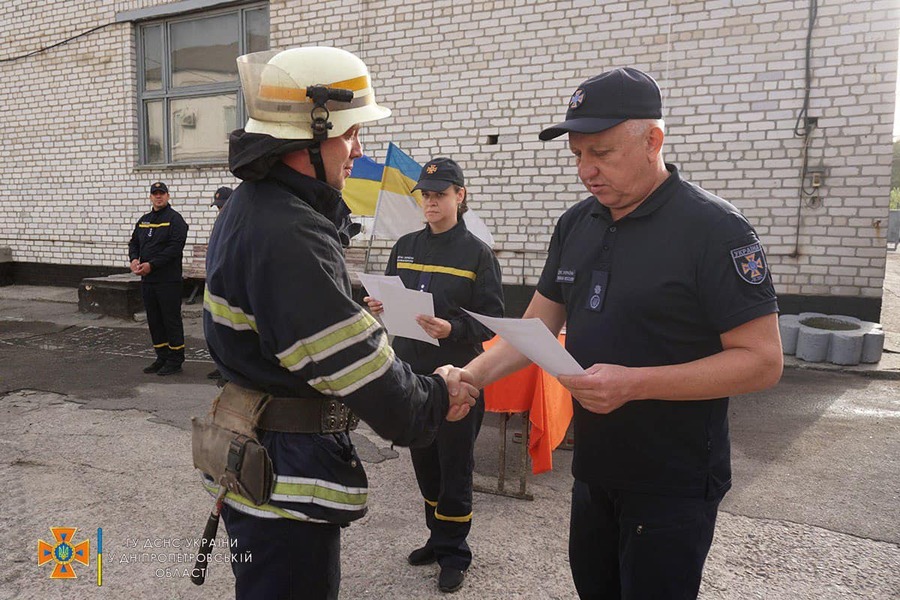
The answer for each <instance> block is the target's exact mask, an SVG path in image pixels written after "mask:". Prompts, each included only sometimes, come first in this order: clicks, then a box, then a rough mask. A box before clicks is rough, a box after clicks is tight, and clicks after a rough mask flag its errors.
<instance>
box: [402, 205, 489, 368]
mask: <svg viewBox="0 0 900 600" xmlns="http://www.w3.org/2000/svg"><path fill="white" fill-rule="evenodd" d="M385 274H387V275H398V276H399V277H400V279H401V280H402V281H403V285H404V286H405V287H407V288H409V289H413V290H419V291H422V292H429V293H430V294H431V295H432V298H433V301H434V316H436V317H438V318H440V319H444V320H446V321H449V322H450V326H451V330H450V335H449V336H447V337H446V338H444V339H442V340H438V342H439V344H440V346H435V345H433V344H428V343H425V342H420V341H418V340H413V339H409V338H403V337H397V338H394V350H395V351H396V352H397V356H399V357H400V358H402V359H403V360H405V361H406V362H408V363H409V364H410V366H412V368H413V370H414V371H415V372H417V373H431V372H432V371H434V370H435V369H436V368H437V367H439V366H441V365H446V364H452V365H456V366H458V367H461V366H463V365H465V364H467V363H468V362H469V361H470V360H472V359H473V358H475V357H476V356H478V355H479V354H481V352H482V346H481V343H482V342H484V341H486V340H489V339H491V338H492V337H493V335H494V334H493V333H491V331H490V330H489V329H488V328H486V327H485V326H484V325H482V324H481V323H479V322H478V321H476V320H475V319H473V318H472V317H470V316H469V315H467V314H466V313H464V312H463V311H462V309H463V308H466V309H468V310H471V311H472V312H476V313H480V314H483V315H488V316H490V317H502V316H503V287H502V285H501V281H500V277H501V276H500V265H499V264H498V262H497V258H496V257H495V256H494V253H493V251H492V250H491V249H490V247H489V246H488V245H487V244H485V243H484V242H482V241H481V240H480V239H478V238H477V237H476V236H475V235H473V234H472V233H471V232H470V231H469V230H468V229H467V228H466V224H465V222H464V221H463V220H462V219H460V220H459V222H458V223H457V224H456V225H455V226H454V227H453V228H452V229H450V230H448V231H445V232H443V233H440V234H434V233H432V232H431V229H430V228H429V227H428V226H427V225H426V226H425V228H424V229H422V230H420V231H415V232H413V233H408V234H406V235H405V236H403V237H401V238H400V239H399V240H397V243H396V244H395V245H394V248H393V250H392V251H391V256H390V259H388V265H387V269H386V270H385Z"/></svg>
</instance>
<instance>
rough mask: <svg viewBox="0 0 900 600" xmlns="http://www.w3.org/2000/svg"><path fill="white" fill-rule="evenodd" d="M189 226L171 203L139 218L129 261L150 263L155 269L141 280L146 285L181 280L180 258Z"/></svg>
mask: <svg viewBox="0 0 900 600" xmlns="http://www.w3.org/2000/svg"><path fill="white" fill-rule="evenodd" d="M187 232H188V226H187V223H185V222H184V219H183V218H182V217H181V215H180V214H178V212H177V211H176V210H175V209H174V208H172V205H171V204H166V206H165V207H164V208H161V209H159V210H151V211H150V212H148V213H147V214H146V215H144V216H143V217H141V218H140V219H138V222H137V223H136V224H135V226H134V232H133V233H132V234H131V241H130V242H128V259H129V260H134V259H138V260H139V261H141V262H149V263H150V266H151V267H152V269H151V270H150V274H149V275H144V276H143V277H142V280H143V281H145V282H147V283H164V282H165V283H172V282H176V281H177V282H180V281H181V257H182V255H183V254H184V243H185V241H187Z"/></svg>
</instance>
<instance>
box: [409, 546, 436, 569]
mask: <svg viewBox="0 0 900 600" xmlns="http://www.w3.org/2000/svg"><path fill="white" fill-rule="evenodd" d="M406 560H407V561H409V564H411V565H413V566H414V567H420V566H422V565H430V564H431V563H433V562H434V561H435V560H437V557H436V556H435V555H434V550H433V549H432V548H431V547H430V546H422V547H421V548H416V549H415V550H413V551H412V552H410V553H409V557H408V558H407V559H406Z"/></svg>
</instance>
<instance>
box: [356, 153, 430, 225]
mask: <svg viewBox="0 0 900 600" xmlns="http://www.w3.org/2000/svg"><path fill="white" fill-rule="evenodd" d="M383 173H384V165H382V164H380V163H377V162H375V161H374V160H372V159H371V158H369V157H368V156H365V155H363V156H361V157H359V158H357V159H356V160H354V161H353V171H351V172H350V177H348V178H347V180H346V181H345V182H344V190H343V192H342V195H343V197H344V202H346V203H347V206H349V207H350V212H352V213H353V214H354V215H359V216H362V217H371V216H372V215H374V214H375V207H376V206H377V204H378V192H379V191H380V190H381V177H382V174H383ZM416 177H418V174H416Z"/></svg>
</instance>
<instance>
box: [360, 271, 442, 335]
mask: <svg viewBox="0 0 900 600" xmlns="http://www.w3.org/2000/svg"><path fill="white" fill-rule="evenodd" d="M367 289H368V288H367ZM379 300H381V302H382V304H384V312H383V313H381V322H382V323H384V328H385V329H387V332H388V333H390V334H391V335H395V336H400V337H406V338H410V339H413V340H419V341H420V342H427V343H429V344H433V345H435V346H440V343H438V341H437V340H436V339H434V338H433V337H431V336H430V335H428V334H427V333H425V330H424V329H422V328H421V327H420V326H419V324H418V323H416V315H428V316H429V317H433V316H434V301H433V300H432V297H431V294H429V293H428V292H420V291H418V290H408V289H406V288H405V287H395V286H393V285H383V286H381V298H379Z"/></svg>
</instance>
